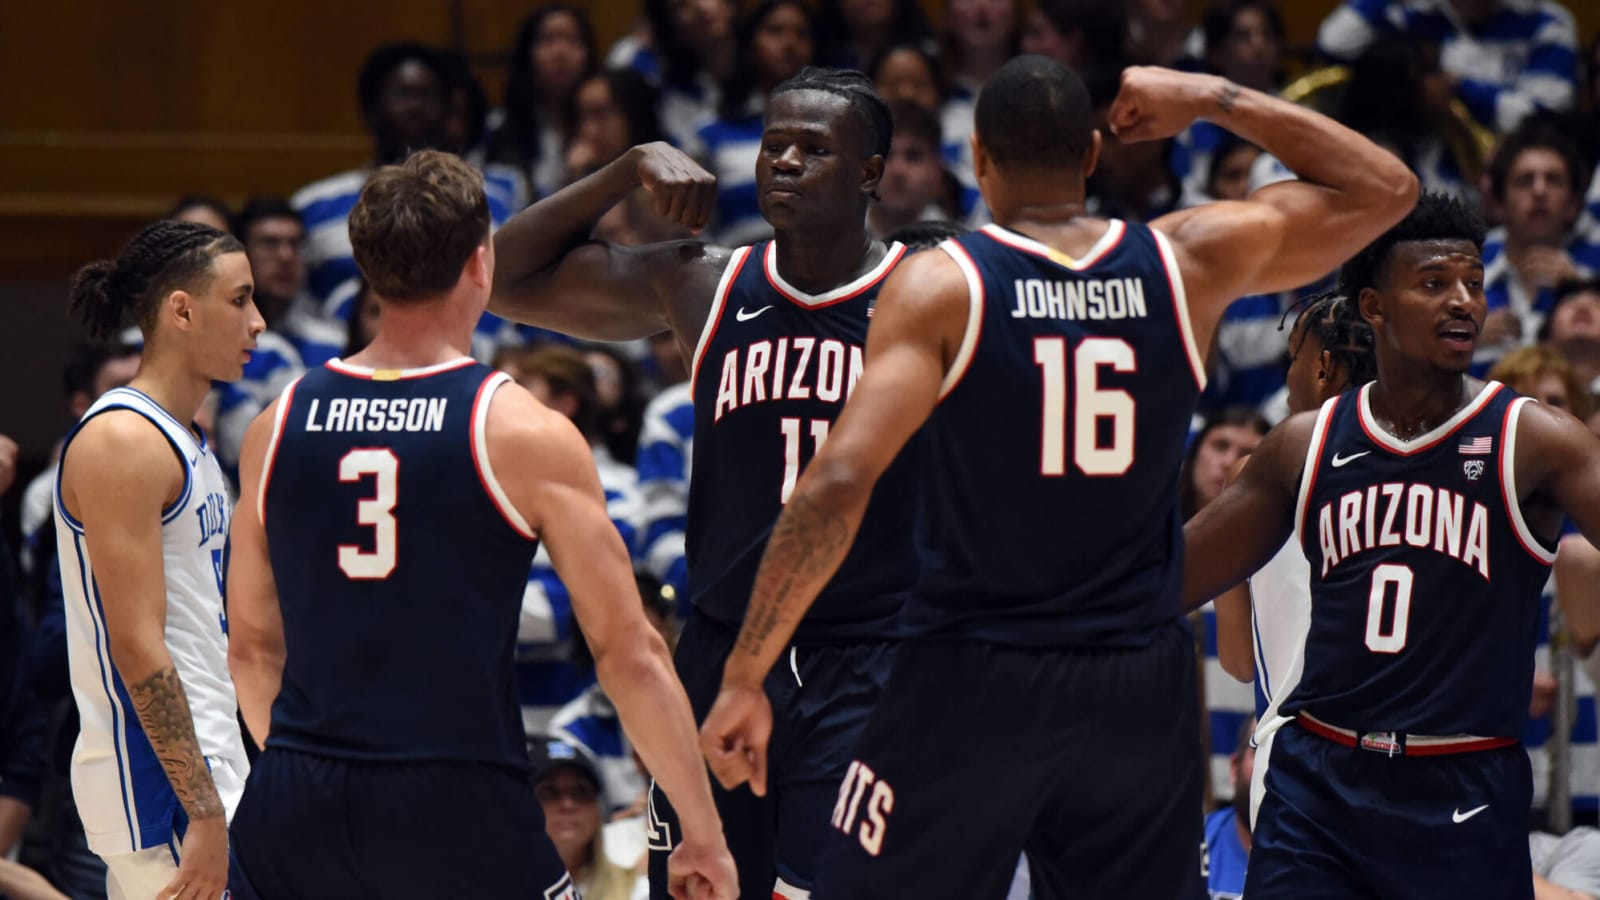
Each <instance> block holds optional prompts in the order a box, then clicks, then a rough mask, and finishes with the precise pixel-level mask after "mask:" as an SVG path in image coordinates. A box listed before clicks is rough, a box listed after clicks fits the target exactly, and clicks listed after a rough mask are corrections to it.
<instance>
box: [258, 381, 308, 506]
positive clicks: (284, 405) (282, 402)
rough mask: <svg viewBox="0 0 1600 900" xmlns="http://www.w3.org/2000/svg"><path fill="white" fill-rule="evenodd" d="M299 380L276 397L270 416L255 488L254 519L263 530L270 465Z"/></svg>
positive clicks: (281, 436) (276, 454)
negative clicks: (270, 426) (270, 430)
mask: <svg viewBox="0 0 1600 900" xmlns="http://www.w3.org/2000/svg"><path fill="white" fill-rule="evenodd" d="M304 377H305V376H304V375H302V376H300V378H304ZM300 378H296V379H295V380H293V381H291V382H289V386H288V387H285V388H284V389H283V393H281V394H279V395H278V409H277V411H276V412H274V413H273V415H272V436H271V437H270V438H268V439H267V455H266V457H265V458H264V459H262V461H261V484H260V486H259V487H257V488H256V519H257V520H258V521H260V523H261V527H263V528H265V527H266V526H267V485H269V484H271V483H272V464H273V462H274V461H276V460H277V458H278V442H279V441H281V440H282V439H283V426H284V423H286V422H288V421H289V407H290V405H292V404H293V402H294V389H295V388H296V387H298V386H299V384H300Z"/></svg>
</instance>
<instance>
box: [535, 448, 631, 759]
mask: <svg viewBox="0 0 1600 900" xmlns="http://www.w3.org/2000/svg"><path fill="white" fill-rule="evenodd" d="M592 449H593V452H594V461H595V467H596V468H597V469H598V470H599V472H600V487H601V488H602V489H603V490H604V491H605V495H606V512H607V513H608V514H609V515H610V516H611V521H612V523H613V524H615V525H616V526H617V532H618V533H619V534H621V535H622V542H623V544H625V545H626V546H627V548H628V554H629V555H630V556H634V555H635V551H636V549H637V547H638V546H639V529H640V526H641V524H642V522H643V518H644V504H643V502H642V501H641V500H640V499H639V479H638V476H637V475H636V474H634V471H633V468H632V467H631V466H626V465H623V464H622V463H619V462H617V461H616V460H614V459H612V458H611V454H610V453H608V452H607V451H606V449H605V447H603V446H597V447H594V448H592ZM572 622H573V618H572V596H571V595H570V594H569V593H568V592H567V587H566V585H564V584H562V583H561V577H560V576H559V575H557V574H556V570H555V566H554V565H553V564H552V563H551V561H550V553H549V551H548V550H546V549H545V547H544V545H542V544H541V545H540V546H539V552H538V554H537V555H535V556H534V558H533V566H532V568H531V569H530V570H529V572H528V586H527V588H526V589H525V590H524V591H523V594H522V618H521V621H520V623H519V624H518V627H517V694H518V697H519V700H520V702H521V704H522V724H523V727H524V728H525V729H526V731H527V733H528V734H538V733H540V732H543V731H545V730H546V726H547V725H548V723H549V722H550V718H551V716H553V715H555V713H556V711H557V710H558V709H560V708H561V707H562V706H563V705H564V704H566V703H567V702H569V701H571V700H572V699H573V698H574V697H577V696H578V695H579V694H581V693H583V691H584V690H585V689H587V688H588V687H589V686H590V685H592V684H594V683H595V680H594V673H593V672H584V671H580V670H579V669H578V668H577V667H576V666H574V665H573V664H572V662H571V656H570V646H569V642H570V641H571V639H572Z"/></svg>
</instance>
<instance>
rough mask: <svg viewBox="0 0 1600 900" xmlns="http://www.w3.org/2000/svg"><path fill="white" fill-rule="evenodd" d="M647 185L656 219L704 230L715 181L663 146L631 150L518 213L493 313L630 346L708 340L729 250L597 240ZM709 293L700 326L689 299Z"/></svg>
mask: <svg viewBox="0 0 1600 900" xmlns="http://www.w3.org/2000/svg"><path fill="white" fill-rule="evenodd" d="M640 187H643V188H644V189H645V190H647V191H649V192H650V195H651V197H652V199H653V200H654V202H655V209H656V212H657V213H660V214H661V215H663V216H665V217H666V218H668V219H669V220H671V221H673V222H677V223H680V224H683V225H687V226H689V227H690V228H694V229H699V228H700V227H701V226H703V225H705V223H706V220H707V218H709V217H710V214H711V209H712V206H713V204H714V202H715V199H716V181H715V179H713V178H712V176H711V175H710V173H708V172H706V171H705V170H704V169H702V168H700V166H699V165H697V164H696V163H695V162H694V160H692V159H690V158H689V157H687V156H685V155H684V154H683V153H681V152H679V151H678V150H676V149H674V148H673V147H671V146H670V145H667V144H663V143H655V144H644V145H640V146H637V147H633V148H631V149H629V150H628V151H627V152H626V153H624V154H623V155H622V156H620V157H618V158H617V159H616V160H614V161H613V162H611V163H610V164H609V165H607V166H606V167H605V168H603V169H601V170H600V171H598V172H595V173H594V174H592V175H590V176H588V177H587V178H583V179H580V180H579V181H577V182H574V183H573V184H571V185H568V186H567V187H565V188H562V189H561V190H560V191H557V192H556V193H555V194H552V195H551V196H549V197H547V198H545V199H543V200H540V201H539V202H538V203H535V204H534V205H532V206H530V207H528V208H527V209H525V210H523V211H522V212H520V213H517V214H516V215H515V216H513V217H512V218H511V220H510V221H509V222H507V223H506V224H505V225H504V226H502V227H501V228H500V230H499V231H497V232H496V233H495V236H494V251H495V272H494V297H493V299H492V300H491V301H490V304H489V311H490V312H493V313H495V314H496V315H499V316H503V317H504V318H507V319H511V320H512V321H516V322H523V323H526V324H529V325H538V326H540V327H543V328H550V329H553V330H556V331H561V332H564V333H566V334H571V335H575V336H577V337H583V338H591V339H594V340H631V339H634V338H641V337H647V336H649V335H652V334H657V333H659V332H661V331H665V330H667V329H668V328H669V327H671V328H678V329H679V330H680V331H691V332H693V333H694V334H695V335H698V334H699V328H700V325H701V324H702V323H703V322H704V310H705V309H706V308H709V305H710V300H711V297H710V295H711V288H713V287H715V285H716V278H717V275H718V274H720V273H721V271H722V266H723V264H725V263H726V261H727V258H728V254H727V251H725V250H722V249H721V248H717V247H711V246H708V245H706V244H704V243H702V242H700V241H667V242H665V243H660V244H649V245H646V246H643V247H624V246H621V245H615V244H607V243H602V242H599V241H592V240H590V238H589V235H590V232H592V231H593V230H594V226H595V222H596V221H598V220H599V218H600V217H601V216H602V215H604V214H605V212H606V210H608V209H610V208H611V207H612V206H615V205H616V204H617V203H619V202H621V201H622V200H623V199H624V198H625V197H627V196H628V194H629V193H631V192H632V191H634V190H635V189H637V188H640ZM685 294H688V295H689V296H692V297H696V298H698V297H701V296H703V298H704V299H703V303H702V305H701V307H700V310H701V315H700V319H699V320H698V321H681V320H682V319H690V318H693V316H692V315H691V314H687V313H685V312H683V311H680V310H678V309H677V308H676V307H677V303H678V300H679V298H680V297H682V296H684V295H685Z"/></svg>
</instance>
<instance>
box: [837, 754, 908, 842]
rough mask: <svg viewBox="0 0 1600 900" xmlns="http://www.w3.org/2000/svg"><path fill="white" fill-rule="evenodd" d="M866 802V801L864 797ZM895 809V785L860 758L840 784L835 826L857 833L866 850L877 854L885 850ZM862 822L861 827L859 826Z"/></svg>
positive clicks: (846, 831) (848, 832)
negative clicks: (891, 817) (890, 817)
mask: <svg viewBox="0 0 1600 900" xmlns="http://www.w3.org/2000/svg"><path fill="white" fill-rule="evenodd" d="M869 791H870V794H869ZM864 797H865V798H866V804H865V805H863V804H862V802H861V801H862V798H864ZM893 810H894V788H892V787H890V786H889V782H887V781H882V780H880V779H879V778H878V776H877V775H876V774H875V773H874V772H873V771H872V770H871V769H869V768H867V765H866V764H865V763H863V762H861V761H860V760H856V761H855V762H852V763H851V764H850V770H849V771H847V772H845V773H844V783H843V784H841V785H839V800H838V802H837V803H835V804H834V806H833V827H835V828H837V829H839V830H840V831H842V832H844V833H845V834H855V835H856V836H857V837H858V838H859V840H860V841H861V847H862V849H864V850H866V851H867V852H868V853H869V854H871V855H873V856H877V855H878V854H879V853H881V852H883V833H884V831H885V830H886V829H887V828H888V827H889V823H888V821H887V817H888V815H889V813H890V812H892V811H893ZM858 822H859V823H860V826H861V827H860V829H857V828H856V825H857V823H858Z"/></svg>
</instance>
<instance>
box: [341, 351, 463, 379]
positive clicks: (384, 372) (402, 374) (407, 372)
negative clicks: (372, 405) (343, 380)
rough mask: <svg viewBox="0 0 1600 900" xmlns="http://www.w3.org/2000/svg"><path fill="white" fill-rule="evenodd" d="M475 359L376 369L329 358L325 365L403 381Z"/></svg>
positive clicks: (355, 375)
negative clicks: (405, 367)
mask: <svg viewBox="0 0 1600 900" xmlns="http://www.w3.org/2000/svg"><path fill="white" fill-rule="evenodd" d="M476 362H477V360H475V359H473V358H472V357H470V356H462V357H459V358H457V359H452V360H450V361H448V362H442V363H434V364H433V365H431V366H419V367H417V368H414V369H376V368H373V367H371V366H357V365H353V364H351V363H347V362H345V361H344V360H342V359H330V360H328V362H327V363H326V365H327V367H328V368H330V369H332V370H333V371H335V372H338V373H339V374H340V375H349V376H351V377H352V378H366V379H370V380H372V381H405V380H407V379H411V378H427V377H428V376H429V375H438V374H439V373H441V372H449V371H451V370H453V369H462V368H466V367H467V366H470V365H473V364H475V363H476Z"/></svg>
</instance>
